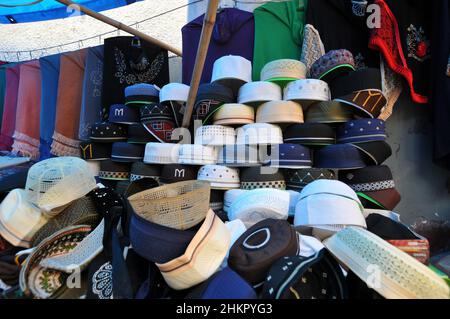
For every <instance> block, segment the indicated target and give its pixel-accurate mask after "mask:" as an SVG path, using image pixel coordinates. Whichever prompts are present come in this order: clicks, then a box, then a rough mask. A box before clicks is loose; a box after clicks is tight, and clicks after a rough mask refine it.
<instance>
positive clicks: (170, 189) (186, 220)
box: [127, 181, 211, 230]
mask: <svg viewBox="0 0 450 319" xmlns="http://www.w3.org/2000/svg"><path fill="white" fill-rule="evenodd" d="M210 189H211V188H210V186H209V183H208V182H204V181H185V182H178V183H172V184H168V185H164V186H160V187H156V188H152V189H149V190H145V191H142V192H140V193H136V194H134V195H132V196H130V197H128V199H127V200H128V203H129V204H130V205H131V207H132V209H133V210H134V212H135V213H136V214H137V215H139V216H140V217H142V218H144V219H146V220H148V221H150V222H152V223H156V224H158V225H162V226H165V227H170V228H174V229H180V230H185V229H188V228H191V227H194V226H195V225H197V224H199V223H200V222H201V221H202V220H203V219H204V218H205V216H206V213H207V212H208V209H209V196H210Z"/></svg>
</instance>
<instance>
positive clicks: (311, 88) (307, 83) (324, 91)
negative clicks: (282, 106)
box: [283, 79, 331, 110]
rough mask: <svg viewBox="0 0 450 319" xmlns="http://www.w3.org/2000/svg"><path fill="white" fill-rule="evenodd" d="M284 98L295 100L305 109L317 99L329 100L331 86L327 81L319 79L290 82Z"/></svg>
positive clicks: (284, 92) (285, 89)
mask: <svg viewBox="0 0 450 319" xmlns="http://www.w3.org/2000/svg"><path fill="white" fill-rule="evenodd" d="M283 99H284V100H286V101H295V102H298V103H300V104H301V105H302V107H303V109H304V110H305V109H306V108H307V107H308V106H309V105H311V104H312V103H314V102H317V101H329V100H331V98H330V88H329V87H328V84H327V82H324V81H322V80H317V79H302V80H297V81H293V82H291V83H289V84H288V85H287V86H286V87H285V88H284V90H283Z"/></svg>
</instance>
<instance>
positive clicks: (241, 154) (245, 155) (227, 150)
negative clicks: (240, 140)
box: [217, 144, 261, 167]
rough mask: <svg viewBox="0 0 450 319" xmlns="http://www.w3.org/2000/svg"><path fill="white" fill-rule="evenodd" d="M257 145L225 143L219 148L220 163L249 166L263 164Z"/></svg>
mask: <svg viewBox="0 0 450 319" xmlns="http://www.w3.org/2000/svg"><path fill="white" fill-rule="evenodd" d="M258 158H259V154H258V146H257V145H244V144H241V145H225V146H223V147H222V148H221V149H219V159H218V161H217V163H218V164H221V165H226V166H230V167H231V166H237V167H249V166H259V165H261V163H260V161H259V160H258Z"/></svg>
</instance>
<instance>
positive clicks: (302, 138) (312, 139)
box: [283, 123, 335, 146]
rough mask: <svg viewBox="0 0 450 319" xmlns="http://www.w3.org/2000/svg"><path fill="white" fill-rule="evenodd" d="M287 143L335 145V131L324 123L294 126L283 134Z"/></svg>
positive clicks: (289, 127)
mask: <svg viewBox="0 0 450 319" xmlns="http://www.w3.org/2000/svg"><path fill="white" fill-rule="evenodd" d="M283 140H284V142H285V143H296V144H302V145H313V146H314V145H330V144H334V143H335V132H334V129H333V128H332V127H331V126H330V125H327V124H322V123H301V124H293V125H290V126H288V127H287V128H286V130H285V131H284V132H283Z"/></svg>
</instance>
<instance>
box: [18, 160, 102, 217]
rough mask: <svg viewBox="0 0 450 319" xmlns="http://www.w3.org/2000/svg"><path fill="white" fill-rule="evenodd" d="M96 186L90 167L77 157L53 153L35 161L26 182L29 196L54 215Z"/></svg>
mask: <svg viewBox="0 0 450 319" xmlns="http://www.w3.org/2000/svg"><path fill="white" fill-rule="evenodd" d="M95 187H96V182H95V176H94V174H93V173H92V170H91V168H90V167H89V165H88V164H87V163H86V161H84V160H82V159H80V158H77V157H54V158H49V159H47V160H44V161H42V162H38V163H36V164H34V165H33V166H31V168H30V170H29V171H28V176H27V182H26V185H25V189H26V191H27V197H28V200H29V201H30V202H31V203H33V204H35V205H37V206H38V207H39V208H40V209H41V210H42V212H43V213H45V214H47V215H49V216H54V215H57V214H58V213H59V212H61V211H62V210H63V209H64V208H65V207H66V206H67V205H68V204H70V203H71V202H72V201H74V200H76V199H78V198H81V197H83V196H85V195H86V194H87V193H89V192H90V191H91V190H93V189H94V188H95Z"/></svg>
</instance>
